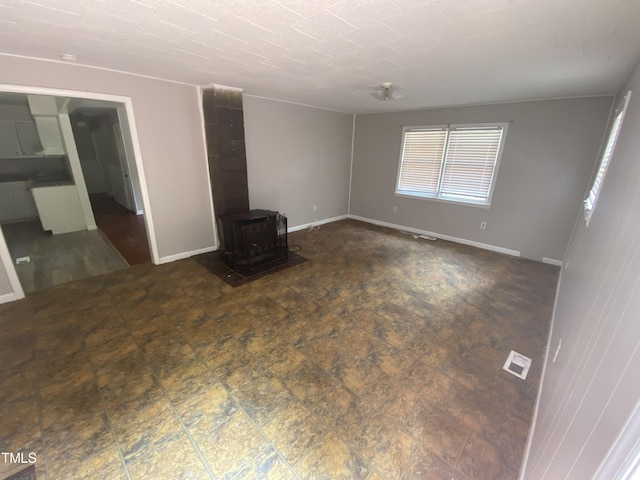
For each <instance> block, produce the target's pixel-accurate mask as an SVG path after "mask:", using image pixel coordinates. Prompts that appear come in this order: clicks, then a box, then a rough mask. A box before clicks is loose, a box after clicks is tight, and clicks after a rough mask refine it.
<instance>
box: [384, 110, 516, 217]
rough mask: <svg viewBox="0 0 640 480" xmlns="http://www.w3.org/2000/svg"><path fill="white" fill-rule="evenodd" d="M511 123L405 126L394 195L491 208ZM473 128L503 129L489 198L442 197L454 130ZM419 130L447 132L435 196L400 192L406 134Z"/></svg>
mask: <svg viewBox="0 0 640 480" xmlns="http://www.w3.org/2000/svg"><path fill="white" fill-rule="evenodd" d="M510 123H511V122H490V123H451V124H440V125H411V126H403V127H402V142H401V146H400V157H399V160H398V169H397V175H396V183H395V191H394V194H395V195H396V196H399V197H407V198H414V199H421V200H430V201H436V202H444V203H453V204H456V205H470V206H474V207H481V208H490V207H491V202H492V199H493V193H494V191H495V184H496V179H497V177H498V170H499V168H500V163H501V159H502V154H503V152H504V146H505V143H506V137H507V133H508V130H509V124H510ZM472 128H477V129H483V128H486V129H491V128H496V129H497V128H500V129H502V134H501V138H500V145H499V146H498V152H497V155H496V161H495V163H494V167H493V173H492V176H491V181H490V187H489V193H488V195H487V198H486V200H485V201H482V200H473V199H463V198H455V197H452V196H451V195H446V196H444V195H442V194H441V187H442V181H443V177H444V173H445V166H446V164H447V153H448V150H449V141H450V134H451V132H452V131H453V130H456V129H472ZM419 130H433V131H437V130H444V131H445V132H446V136H445V144H444V148H443V152H442V158H441V160H440V171H439V175H438V184H437V189H436V193H435V195H431V194H421V193H417V192H416V193H410V192H407V191H402V190H399V186H400V179H401V175H402V165H403V160H404V154H405V142H406V133H407V132H410V131H419Z"/></svg>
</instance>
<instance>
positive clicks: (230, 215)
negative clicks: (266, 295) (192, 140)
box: [202, 87, 288, 273]
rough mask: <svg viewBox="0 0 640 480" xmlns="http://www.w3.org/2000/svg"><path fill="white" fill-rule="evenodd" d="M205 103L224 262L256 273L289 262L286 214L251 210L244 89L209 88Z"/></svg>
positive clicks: (214, 198) (204, 93)
mask: <svg viewBox="0 0 640 480" xmlns="http://www.w3.org/2000/svg"><path fill="white" fill-rule="evenodd" d="M202 103H203V105H202V107H203V111H204V122H205V134H206V140H207V159H208V162H209V181H210V182H211V191H212V193H213V205H214V209H215V212H216V216H217V225H218V236H219V238H220V249H221V251H222V252H223V255H224V258H225V262H226V263H227V264H228V265H229V266H230V267H232V268H234V269H236V270H239V271H241V272H243V273H254V272H256V271H259V270H260V269H264V268H265V267H267V268H268V267H270V266H271V265H273V264H275V263H279V262H282V261H286V259H287V255H288V247H287V219H286V217H284V216H282V215H280V214H279V213H278V212H274V211H271V210H249V187H248V180H247V157H246V151H245V143H244V115H243V111H242V92H240V91H238V90H232V89H228V88H223V87H213V88H207V89H204V90H203V95H202Z"/></svg>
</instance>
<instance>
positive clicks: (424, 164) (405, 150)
mask: <svg viewBox="0 0 640 480" xmlns="http://www.w3.org/2000/svg"><path fill="white" fill-rule="evenodd" d="M505 131H506V125H505V124H491V125H486V124H483V125H451V126H449V127H443V128H428V127H425V128H418V127H409V128H405V129H404V136H403V147H402V152H401V155H400V167H399V173H398V183H397V187H396V193H397V194H400V195H411V196H419V197H427V198H438V199H442V200H449V201H456V202H464V203H474V204H481V205H488V204H489V203H490V200H491V193H492V189H493V184H494V178H495V176H496V172H497V168H498V163H499V159H500V154H501V151H502V145H503V143H504V136H505Z"/></svg>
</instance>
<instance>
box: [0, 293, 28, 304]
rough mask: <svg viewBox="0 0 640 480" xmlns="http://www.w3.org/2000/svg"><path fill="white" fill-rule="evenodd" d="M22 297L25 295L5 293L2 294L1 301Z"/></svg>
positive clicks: (6, 301) (11, 300)
mask: <svg viewBox="0 0 640 480" xmlns="http://www.w3.org/2000/svg"><path fill="white" fill-rule="evenodd" d="M21 298H24V295H22V296H20V295H17V294H15V293H5V294H4V295H0V303H9V302H13V301H15V300H20V299H21Z"/></svg>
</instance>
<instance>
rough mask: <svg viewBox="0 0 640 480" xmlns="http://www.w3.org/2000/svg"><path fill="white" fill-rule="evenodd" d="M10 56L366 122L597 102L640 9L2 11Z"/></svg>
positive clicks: (624, 0)
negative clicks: (386, 92)
mask: <svg viewBox="0 0 640 480" xmlns="http://www.w3.org/2000/svg"><path fill="white" fill-rule="evenodd" d="M0 52H4V53H10V54H17V55H26V56H32V57H40V58H48V59H56V60H59V59H60V55H61V54H62V53H72V54H75V55H76V56H77V57H78V63H79V64H86V65H95V66H100V67H106V68H112V69H117V70H124V71H128V72H135V73H140V74H145V75H151V76H155V77H160V78H166V79H172V80H177V81H180V82H186V83H190V84H197V85H210V84H214V83H215V84H220V85H228V86H234V87H239V88H243V89H244V91H245V93H246V94H250V95H257V96H264V97H269V98H277V99H282V100H288V101H291V102H297V103H302V104H308V105H314V106H319V107H323V108H328V109H333V110H340V111H347V112H357V113H361V112H374V111H389V110H405V109H417V108H425V107H434V106H443V105H463V104H472V103H488V102H501V101H509V100H525V99H537V98H552V97H566V96H579V95H599V94H610V93H615V92H617V90H618V89H619V88H620V87H621V86H622V83H623V82H624V80H625V79H626V77H627V76H628V74H629V73H630V71H631V68H632V67H633V65H634V64H635V62H636V61H637V60H638V57H639V56H640V1H639V0H430V1H429V0H342V1H339V0H277V1H268V0H173V1H167V0H0ZM1 79H2V76H1V72H0V81H1ZM382 82H393V83H394V85H397V86H399V87H400V89H401V92H402V94H403V97H402V98H401V99H399V100H393V101H387V102H383V101H380V100H376V99H374V98H373V97H371V96H370V95H369V93H370V92H371V89H372V88H373V87H376V86H377V85H379V84H381V83H382Z"/></svg>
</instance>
